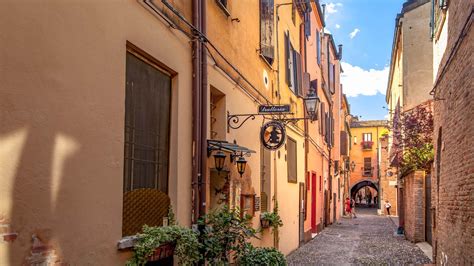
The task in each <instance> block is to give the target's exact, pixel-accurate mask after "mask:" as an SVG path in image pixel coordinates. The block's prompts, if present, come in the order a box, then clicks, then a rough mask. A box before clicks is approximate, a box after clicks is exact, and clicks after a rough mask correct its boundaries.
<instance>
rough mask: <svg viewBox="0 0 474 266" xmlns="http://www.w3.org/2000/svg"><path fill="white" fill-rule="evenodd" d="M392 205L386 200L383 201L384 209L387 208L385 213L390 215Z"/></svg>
mask: <svg viewBox="0 0 474 266" xmlns="http://www.w3.org/2000/svg"><path fill="white" fill-rule="evenodd" d="M391 207H392V204H390V202H388V200H386V201H385V209H387V215H388V216H390V208H391Z"/></svg>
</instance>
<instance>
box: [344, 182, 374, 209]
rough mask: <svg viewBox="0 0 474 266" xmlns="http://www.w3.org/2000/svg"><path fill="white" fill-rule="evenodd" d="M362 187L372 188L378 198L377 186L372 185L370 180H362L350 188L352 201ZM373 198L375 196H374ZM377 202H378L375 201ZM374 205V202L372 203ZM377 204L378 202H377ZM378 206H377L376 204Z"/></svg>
mask: <svg viewBox="0 0 474 266" xmlns="http://www.w3.org/2000/svg"><path fill="white" fill-rule="evenodd" d="M364 187H371V188H373V189H374V190H375V191H376V192H377V194H376V195H377V198H378V195H379V187H378V186H377V184H376V183H374V182H373V181H372V180H362V181H359V182H357V183H356V184H354V185H353V186H352V187H351V190H350V191H351V198H353V199H356V195H357V192H358V191H359V190H361V189H362V188H364ZM374 196H375V195H374ZM377 201H378V200H377ZM373 203H374V205H375V203H376V202H375V201H374V202H373ZM377 203H378V202H377ZM377 205H378V204H377Z"/></svg>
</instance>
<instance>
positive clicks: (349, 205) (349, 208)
mask: <svg viewBox="0 0 474 266" xmlns="http://www.w3.org/2000/svg"><path fill="white" fill-rule="evenodd" d="M345 205H346V213H347V214H348V215H349V217H350V218H352V208H351V201H350V200H349V198H348V197H347V198H346V201H345Z"/></svg>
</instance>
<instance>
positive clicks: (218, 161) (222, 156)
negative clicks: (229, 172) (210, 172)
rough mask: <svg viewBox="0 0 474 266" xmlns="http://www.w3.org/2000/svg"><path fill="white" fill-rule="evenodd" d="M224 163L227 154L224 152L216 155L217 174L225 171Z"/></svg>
mask: <svg viewBox="0 0 474 266" xmlns="http://www.w3.org/2000/svg"><path fill="white" fill-rule="evenodd" d="M224 162H225V154H224V153H223V152H222V151H218V152H216V154H214V164H215V167H216V170H217V172H220V171H222V169H224Z"/></svg>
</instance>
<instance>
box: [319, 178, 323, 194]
mask: <svg viewBox="0 0 474 266" xmlns="http://www.w3.org/2000/svg"><path fill="white" fill-rule="evenodd" d="M319 191H323V177H322V176H319Z"/></svg>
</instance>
